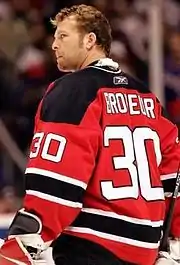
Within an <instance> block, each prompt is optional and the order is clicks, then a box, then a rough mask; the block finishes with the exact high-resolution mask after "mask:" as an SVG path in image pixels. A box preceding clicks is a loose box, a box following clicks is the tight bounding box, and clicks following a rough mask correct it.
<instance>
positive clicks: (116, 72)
mask: <svg viewBox="0 0 180 265" xmlns="http://www.w3.org/2000/svg"><path fill="white" fill-rule="evenodd" d="M106 66H108V65H106ZM89 67H92V68H96V69H98V70H102V71H105V72H108V73H113V74H120V73H121V69H119V70H118V71H111V70H107V69H104V68H101V67H97V66H89Z"/></svg>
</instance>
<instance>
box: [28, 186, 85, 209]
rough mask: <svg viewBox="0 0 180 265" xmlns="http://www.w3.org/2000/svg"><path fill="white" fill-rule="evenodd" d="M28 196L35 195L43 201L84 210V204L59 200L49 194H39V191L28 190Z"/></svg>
mask: <svg viewBox="0 0 180 265" xmlns="http://www.w3.org/2000/svg"><path fill="white" fill-rule="evenodd" d="M26 194H28V195H33V196H36V197H38V198H41V199H43V200H47V201H51V202H55V203H59V204H62V205H65V206H69V207H73V208H82V203H79V202H73V201H68V200H64V199H61V198H57V197H55V196H52V195H49V194H45V193H42V192H39V191H35V190H26Z"/></svg>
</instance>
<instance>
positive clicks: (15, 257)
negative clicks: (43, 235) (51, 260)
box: [0, 237, 34, 265]
mask: <svg viewBox="0 0 180 265" xmlns="http://www.w3.org/2000/svg"><path fill="white" fill-rule="evenodd" d="M0 264H1V265H13V264H18V265H33V264H34V263H33V260H32V258H31V255H30V254H29V252H28V251H27V250H26V248H25V247H24V246H23V244H22V242H21V240H20V239H19V238H18V237H14V238H12V239H9V240H7V241H5V243H4V244H3V245H2V247H1V249H0Z"/></svg>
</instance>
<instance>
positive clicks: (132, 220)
mask: <svg viewBox="0 0 180 265" xmlns="http://www.w3.org/2000/svg"><path fill="white" fill-rule="evenodd" d="M81 211H82V212H86V213H92V214H97V215H101V216H108V217H112V218H116V219H121V220H124V221H126V222H129V223H134V224H140V225H148V226H151V227H160V226H162V225H163V220H160V221H151V220H147V219H139V218H134V217H128V216H125V215H119V214H116V213H113V212H108V211H103V210H99V209H94V208H82V210H81Z"/></svg>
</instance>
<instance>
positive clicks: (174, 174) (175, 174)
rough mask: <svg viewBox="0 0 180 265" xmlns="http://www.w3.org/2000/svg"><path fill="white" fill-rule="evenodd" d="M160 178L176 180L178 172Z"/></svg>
mask: <svg viewBox="0 0 180 265" xmlns="http://www.w3.org/2000/svg"><path fill="white" fill-rule="evenodd" d="M160 177H161V180H167V179H175V178H176V177H177V172H176V173H171V174H166V175H161V176H160Z"/></svg>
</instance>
